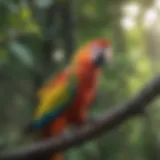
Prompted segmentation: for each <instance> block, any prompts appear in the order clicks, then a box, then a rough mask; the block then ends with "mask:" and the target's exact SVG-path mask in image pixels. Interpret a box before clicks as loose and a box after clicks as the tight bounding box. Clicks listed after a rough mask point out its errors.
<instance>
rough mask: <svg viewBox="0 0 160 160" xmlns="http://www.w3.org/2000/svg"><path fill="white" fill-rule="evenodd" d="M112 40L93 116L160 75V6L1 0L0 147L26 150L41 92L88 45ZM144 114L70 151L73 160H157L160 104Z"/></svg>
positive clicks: (124, 1) (119, 0)
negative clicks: (26, 132) (29, 126)
mask: <svg viewBox="0 0 160 160" xmlns="http://www.w3.org/2000/svg"><path fill="white" fill-rule="evenodd" d="M99 37H102V38H105V39H110V40H112V43H113V52H114V61H113V63H112V65H111V66H110V67H109V66H107V65H106V66H104V69H103V75H102V76H101V78H100V82H99V88H98V93H97V95H98V96H97V99H96V103H95V104H94V107H93V110H92V112H91V115H93V116H94V115H98V114H102V113H103V111H104V110H105V109H107V107H108V108H109V107H111V106H114V105H117V104H121V103H123V102H125V101H126V100H128V99H129V98H130V97H132V96H133V95H134V94H136V93H137V92H138V91H139V89H140V88H141V87H142V86H144V85H145V84H146V83H147V82H149V80H151V79H152V77H153V76H155V75H157V74H159V72H160V69H159V67H160V53H159V52H160V51H159V50H160V38H159V37H160V0H107V1H106V0H100V1H99V0H1V1H0V88H1V89H0V148H4V149H11V148H15V147H18V146H20V145H25V144H26V143H27V142H26V138H25V137H22V136H21V131H22V129H23V127H24V126H25V125H26V124H27V123H28V122H29V120H30V119H31V118H32V113H33V111H34V109H35V107H36V103H37V99H36V91H37V89H38V88H39V87H40V86H41V85H42V84H43V82H44V81H45V80H46V79H47V78H48V77H50V76H51V74H56V73H57V72H59V71H61V70H62V69H63V67H64V66H66V64H68V63H69V61H70V59H71V57H72V55H73V54H74V53H75V51H76V49H78V48H79V47H81V46H82V45H83V44H84V43H86V42H88V41H90V40H93V39H96V38H99ZM151 105H152V106H151V107H149V108H148V109H147V110H146V111H145V112H144V114H143V115H142V116H139V117H136V118H134V119H130V120H129V121H127V122H125V123H124V124H123V125H121V126H120V127H119V128H117V129H114V130H113V131H111V132H109V133H108V134H104V135H103V136H101V137H99V138H97V139H96V140H94V141H91V142H87V143H85V144H83V145H81V146H79V147H76V148H72V149H70V150H69V151H67V152H66V153H65V154H66V157H67V158H68V159H69V160H75V159H76V160H87V159H93V160H97V159H100V160H102V159H103V160H105V159H106V160H128V159H129V160H153V159H154V160H159V159H160V116H159V115H160V101H159V100H157V101H155V102H153V103H152V104H151ZM33 142H34V140H32V141H31V143H33Z"/></svg>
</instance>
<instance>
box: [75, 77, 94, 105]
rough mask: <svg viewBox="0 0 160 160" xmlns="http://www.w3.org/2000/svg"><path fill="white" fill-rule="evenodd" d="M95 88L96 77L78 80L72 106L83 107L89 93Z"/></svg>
mask: <svg viewBox="0 0 160 160" xmlns="http://www.w3.org/2000/svg"><path fill="white" fill-rule="evenodd" d="M95 90H96V79H95V78H93V77H90V78H86V79H85V80H83V81H80V82H79V85H78V89H77V93H76V95H75V99H74V102H73V106H74V107H83V106H84V105H85V102H86V100H87V98H88V96H89V95H91V93H92V92H95Z"/></svg>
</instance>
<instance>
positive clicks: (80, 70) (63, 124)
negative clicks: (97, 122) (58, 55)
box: [30, 38, 112, 160]
mask: <svg viewBox="0 0 160 160" xmlns="http://www.w3.org/2000/svg"><path fill="white" fill-rule="evenodd" d="M111 59H112V47H111V42H110V41H109V40H106V39H103V38H99V39H95V40H92V41H90V42H88V43H86V44H85V45H84V46H82V47H81V48H80V49H79V50H78V51H77V52H76V53H75V54H74V56H73V58H72V59H71V61H70V63H69V65H67V66H66V67H65V68H64V70H63V71H62V72H59V73H58V74H57V75H56V76H55V77H51V78H50V79H49V80H48V81H47V82H46V83H44V85H43V87H41V88H40V89H39V91H38V93H37V94H38V95H37V96H38V98H39V105H38V106H37V107H36V109H35V112H34V115H33V119H32V122H31V126H30V127H31V130H32V131H38V132H40V133H41V135H42V137H41V139H47V138H50V137H54V136H57V135H59V134H61V133H63V132H64V130H65V129H66V128H67V127H68V126H72V125H73V126H79V125H83V124H85V123H87V122H88V118H87V115H88V112H89V110H90V107H91V106H92V102H93V101H94V99H95V97H96V91H97V85H98V78H99V76H100V74H101V68H102V66H103V65H104V64H105V63H108V62H109V61H110V60H111ZM45 159H46V158H45ZM63 159H64V156H63V155H62V153H54V155H51V156H49V158H48V159H46V160H63Z"/></svg>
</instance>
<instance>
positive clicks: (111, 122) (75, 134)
mask: <svg viewBox="0 0 160 160" xmlns="http://www.w3.org/2000/svg"><path fill="white" fill-rule="evenodd" d="M159 93H160V76H159V77H156V78H155V79H154V80H153V81H152V82H151V83H150V84H149V85H147V86H146V87H145V88H144V89H142V90H141V92H140V93H139V94H137V95H136V96H135V97H134V98H133V99H131V100H130V101H129V102H127V103H125V104H123V105H122V106H118V107H117V108H115V109H113V110H111V111H107V113H106V114H104V115H102V116H100V117H99V118H97V119H96V120H95V121H94V123H92V124H86V125H85V126H83V127H82V128H80V129H79V130H75V131H70V132H69V133H68V134H67V135H66V136H64V135H63V136H62V135H61V136H58V137H56V138H53V139H49V140H46V141H42V142H38V143H36V144H32V145H30V146H28V147H24V148H20V149H17V150H13V151H10V152H4V153H3V154H1V156H0V159H1V160H28V159H34V158H36V157H38V156H43V155H47V154H51V153H54V152H59V151H64V150H66V149H69V148H71V147H75V146H77V145H79V144H81V143H84V142H85V141H87V140H91V139H93V138H95V137H97V136H100V135H101V134H102V133H103V132H109V131H110V130H111V129H114V128H115V127H117V126H118V125H120V124H121V123H122V122H124V121H125V120H128V119H129V118H131V117H132V116H135V115H137V114H139V113H141V111H142V110H144V109H145V107H146V106H147V105H148V104H149V103H150V102H151V101H152V100H153V99H154V98H156V97H157V96H158V94H159Z"/></svg>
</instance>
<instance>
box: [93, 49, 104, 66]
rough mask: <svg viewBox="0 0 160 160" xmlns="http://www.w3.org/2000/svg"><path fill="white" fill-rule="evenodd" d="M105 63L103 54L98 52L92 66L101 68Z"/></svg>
mask: <svg viewBox="0 0 160 160" xmlns="http://www.w3.org/2000/svg"><path fill="white" fill-rule="evenodd" d="M104 63H105V55H104V52H100V53H99V54H98V56H97V57H96V59H95V60H94V64H95V65H96V66H98V67H100V66H102V65H103V64H104Z"/></svg>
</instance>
